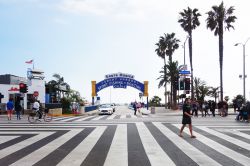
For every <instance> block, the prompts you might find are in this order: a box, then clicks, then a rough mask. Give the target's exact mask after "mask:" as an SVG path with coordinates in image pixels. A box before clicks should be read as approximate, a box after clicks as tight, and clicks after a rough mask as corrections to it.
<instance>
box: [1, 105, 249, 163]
mask: <svg viewBox="0 0 250 166" xmlns="http://www.w3.org/2000/svg"><path fill="white" fill-rule="evenodd" d="M234 118H235V116H228V117H225V118H222V117H219V116H216V117H206V118H202V117H199V118H193V126H194V134H195V135H196V136H197V138H196V139H192V138H190V136H189V132H188V129H187V128H186V129H184V131H185V133H184V134H183V135H184V137H183V138H181V137H179V136H178V132H179V128H180V125H181V124H180V122H181V116H180V115H172V114H169V115H166V114H164V115H157V114H150V115H141V114H138V115H137V116H134V115H133V111H132V110H129V109H127V108H126V107H122V106H121V107H118V108H117V111H116V112H115V113H114V114H113V115H111V116H106V115H103V116H99V115H97V114H95V115H90V116H77V117H56V118H54V119H53V121H52V122H50V123H46V122H39V123H36V124H29V123H28V122H27V119H26V117H23V119H22V120H21V121H16V120H12V121H11V122H8V121H7V120H6V119H4V118H3V117H1V119H0V120H1V121H0V163H1V164H0V165H1V166H5V165H12V166H25V165H36V166H43V165H44V166H45V165H46V166H50V165H63V166H68V165H71V166H74V165H84V166H99V165H100V166H101V165H105V166H109V165H110V166H111V165H112V166H117V165H119V166H128V165H129V166H137V165H138V166H148V165H155V166H161V165H162V166H163V165H164V166H166V165H178V166H181V165H185V166H186V165H209V166H211V165H213V166H214V165H225V166H228V165H249V163H250V128H249V124H248V123H243V122H236V121H235V120H234Z"/></svg>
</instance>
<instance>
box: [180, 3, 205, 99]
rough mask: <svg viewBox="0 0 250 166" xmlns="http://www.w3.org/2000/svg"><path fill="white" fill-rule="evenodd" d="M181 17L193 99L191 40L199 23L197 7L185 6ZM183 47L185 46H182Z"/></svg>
mask: <svg viewBox="0 0 250 166" xmlns="http://www.w3.org/2000/svg"><path fill="white" fill-rule="evenodd" d="M179 14H180V15H181V18H180V19H179V20H178V22H179V23H180V24H181V27H182V28H183V29H184V31H186V32H187V33H188V36H189V39H188V44H189V60H190V67H191V98H192V100H193V99H194V86H193V76H194V75H193V44H192V43H193V42H192V39H193V38H192V31H193V30H194V29H195V28H196V27H198V26H199V25H200V21H199V17H200V16H201V14H200V13H198V9H196V8H195V9H193V10H192V9H191V8H189V7H188V8H187V10H186V9H184V10H183V12H180V13H179ZM184 47H185V46H184Z"/></svg>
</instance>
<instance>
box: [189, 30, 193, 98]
mask: <svg viewBox="0 0 250 166" xmlns="http://www.w3.org/2000/svg"><path fill="white" fill-rule="evenodd" d="M188 44H189V59H190V68H191V99H192V100H194V84H193V82H194V70H193V42H192V31H191V32H189V39H188Z"/></svg>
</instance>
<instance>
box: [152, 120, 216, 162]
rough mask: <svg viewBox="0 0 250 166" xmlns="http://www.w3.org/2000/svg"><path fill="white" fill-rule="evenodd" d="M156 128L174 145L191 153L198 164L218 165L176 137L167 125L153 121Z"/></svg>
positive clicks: (186, 152)
mask: <svg viewBox="0 0 250 166" xmlns="http://www.w3.org/2000/svg"><path fill="white" fill-rule="evenodd" d="M153 124H154V125H155V126H156V127H157V128H158V129H160V130H161V131H162V133H164V135H165V136H166V137H168V138H169V139H170V140H171V141H172V142H173V143H174V144H175V145H176V146H178V147H179V148H180V149H182V151H183V152H184V153H185V154H186V155H189V154H192V155H191V156H189V157H190V158H191V159H192V160H194V161H195V162H196V163H197V164H198V165H204V166H211V165H214V166H216V165H220V164H219V163H217V162H216V161H214V160H213V159H211V158H210V157H208V156H207V155H205V154H204V153H202V152H201V151H199V150H198V149H196V148H195V147H193V146H192V145H190V144H189V143H187V142H186V141H185V140H184V139H182V138H181V137H176V133H173V132H172V131H171V130H169V129H168V128H167V127H165V126H163V124H161V123H159V122H154V123H153Z"/></svg>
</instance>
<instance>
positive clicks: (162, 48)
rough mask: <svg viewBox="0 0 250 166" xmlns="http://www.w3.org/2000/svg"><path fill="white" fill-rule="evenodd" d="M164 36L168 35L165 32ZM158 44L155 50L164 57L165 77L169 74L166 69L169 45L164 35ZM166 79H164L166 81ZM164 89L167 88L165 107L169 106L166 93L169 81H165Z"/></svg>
mask: <svg viewBox="0 0 250 166" xmlns="http://www.w3.org/2000/svg"><path fill="white" fill-rule="evenodd" d="M164 36H166V34H164ZM155 45H156V46H157V48H156V49H155V52H156V54H157V55H158V56H159V57H160V58H162V59H163V62H164V69H163V70H164V71H163V77H165V76H166V75H167V69H166V67H165V66H166V56H165V55H166V52H165V50H166V48H167V45H166V43H165V38H164V37H163V36H160V39H159V41H158V43H156V44H155ZM165 81H166V79H165V80H164V81H163V82H165ZM164 89H165V92H164V96H165V108H167V95H166V92H167V82H165V83H164Z"/></svg>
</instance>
